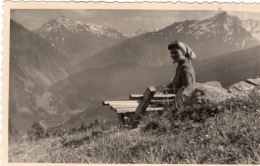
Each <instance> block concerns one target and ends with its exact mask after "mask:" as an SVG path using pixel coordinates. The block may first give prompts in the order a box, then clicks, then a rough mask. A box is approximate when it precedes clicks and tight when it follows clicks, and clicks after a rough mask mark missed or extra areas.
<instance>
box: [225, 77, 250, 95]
mask: <svg viewBox="0 0 260 166" xmlns="http://www.w3.org/2000/svg"><path fill="white" fill-rule="evenodd" d="M254 88H255V86H254V85H252V84H249V83H247V82H245V81H240V82H238V83H235V84H233V85H231V86H230V87H229V88H228V92H229V93H231V94H232V95H233V96H234V97H236V96H247V95H248V94H250V93H251V92H252V91H253V89H254Z"/></svg>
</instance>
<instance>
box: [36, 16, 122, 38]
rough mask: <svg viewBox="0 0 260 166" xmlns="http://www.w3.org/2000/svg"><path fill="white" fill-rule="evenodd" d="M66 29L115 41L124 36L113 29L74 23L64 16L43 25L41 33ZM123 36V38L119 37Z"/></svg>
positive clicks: (80, 22) (91, 24)
mask: <svg viewBox="0 0 260 166" xmlns="http://www.w3.org/2000/svg"><path fill="white" fill-rule="evenodd" d="M64 28H65V29H66V30H67V31H69V32H71V33H78V32H84V31H85V32H89V33H91V34H93V35H97V36H105V37H109V38H113V39H118V38H119V37H122V35H121V34H120V33H119V32H117V31H116V30H113V29H111V28H108V27H105V26H102V25H96V24H93V23H84V22H82V21H74V20H71V19H69V18H66V17H64V16H61V17H59V18H57V19H55V20H52V21H50V22H48V23H47V24H45V25H43V26H42V27H41V29H40V31H57V30H61V29H64ZM119 35H121V36H119Z"/></svg>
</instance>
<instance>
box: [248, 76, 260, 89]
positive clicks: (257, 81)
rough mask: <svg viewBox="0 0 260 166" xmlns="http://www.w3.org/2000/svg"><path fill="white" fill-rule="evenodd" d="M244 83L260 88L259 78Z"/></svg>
mask: <svg viewBox="0 0 260 166" xmlns="http://www.w3.org/2000/svg"><path fill="white" fill-rule="evenodd" d="M245 82H247V83H249V84H252V85H254V86H259V87H260V78H256V79H247V80H246V81H245Z"/></svg>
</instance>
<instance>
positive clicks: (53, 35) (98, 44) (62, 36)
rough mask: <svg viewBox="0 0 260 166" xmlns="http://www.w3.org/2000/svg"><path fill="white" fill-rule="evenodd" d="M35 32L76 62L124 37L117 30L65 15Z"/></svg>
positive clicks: (70, 61)
mask: <svg viewBox="0 0 260 166" xmlns="http://www.w3.org/2000/svg"><path fill="white" fill-rule="evenodd" d="M36 32H37V33H38V34H39V35H40V36H41V37H42V38H44V39H46V40H47V41H48V42H49V43H50V44H51V45H52V46H53V47H54V48H56V49H57V50H58V51H60V52H62V53H63V54H64V55H65V57H66V59H67V61H68V62H69V63H72V64H74V63H77V62H79V61H80V60H81V59H83V58H86V57H90V56H91V55H93V54H94V53H97V52H99V51H101V50H102V49H104V48H107V47H110V46H112V45H114V44H115V43H118V42H119V41H121V40H123V39H125V37H124V36H123V35H122V34H121V33H120V32H118V31H116V30H114V29H112V28H108V27H105V26H101V25H95V24H87V23H83V22H81V21H74V20H70V19H68V18H66V17H63V16H62V17H60V18H58V19H52V20H50V21H49V22H47V23H46V24H44V25H43V26H42V27H41V28H40V29H38V30H36Z"/></svg>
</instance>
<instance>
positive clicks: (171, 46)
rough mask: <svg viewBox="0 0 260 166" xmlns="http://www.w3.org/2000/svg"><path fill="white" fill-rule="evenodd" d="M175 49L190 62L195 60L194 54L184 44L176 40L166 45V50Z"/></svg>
mask: <svg viewBox="0 0 260 166" xmlns="http://www.w3.org/2000/svg"><path fill="white" fill-rule="evenodd" d="M175 49H180V50H181V51H182V53H183V55H184V56H185V57H186V58H188V59H190V60H193V59H195V58H196V55H195V53H194V52H193V51H192V50H191V49H190V47H188V46H187V45H186V44H185V43H182V42H178V41H177V40H175V41H174V42H172V43H170V44H169V45H168V50H175Z"/></svg>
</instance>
